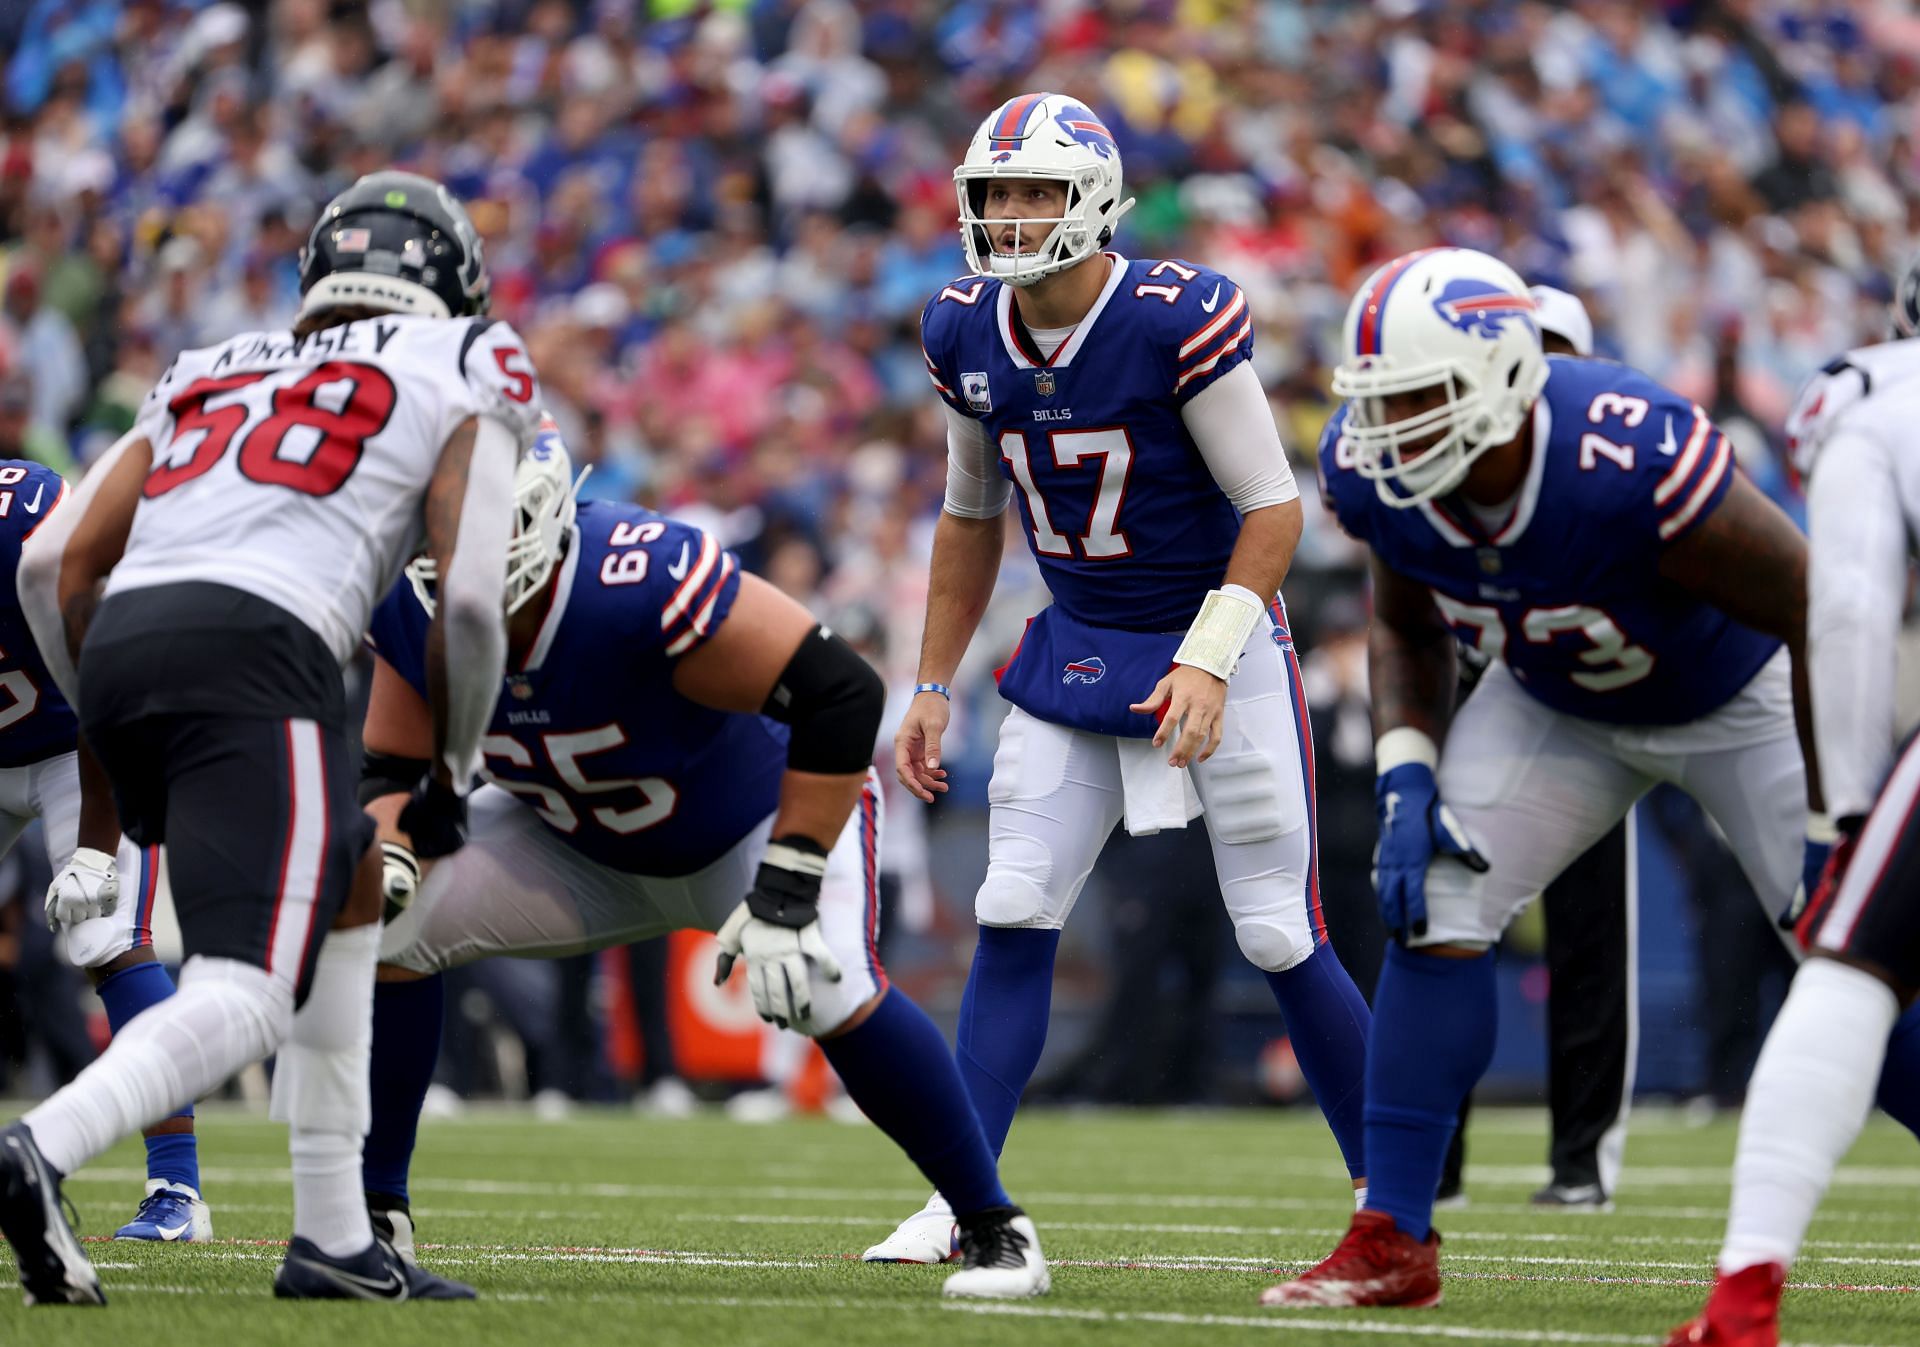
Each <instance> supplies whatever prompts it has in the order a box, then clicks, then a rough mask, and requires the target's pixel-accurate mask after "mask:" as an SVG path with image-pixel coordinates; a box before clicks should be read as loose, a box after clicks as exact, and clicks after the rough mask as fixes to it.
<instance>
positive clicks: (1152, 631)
mask: <svg viewBox="0 0 1920 1347" xmlns="http://www.w3.org/2000/svg"><path fill="white" fill-rule="evenodd" d="M954 179H955V184H956V194H957V197H958V204H959V210H960V221H961V236H962V239H963V241H964V243H965V246H966V251H967V258H968V261H969V263H970V264H971V266H972V269H973V274H972V275H970V276H966V277H963V278H961V279H959V280H956V281H954V282H953V283H952V284H951V285H948V286H945V287H944V288H942V290H941V291H940V293H939V294H937V295H935V296H934V297H933V298H932V300H931V301H930V302H929V303H928V304H927V306H926V311H925V313H924V314H923V316H922V318H921V336H922V342H923V344H924V346H925V350H926V360H927V369H928V372H929V373H930V375H931V376H932V379H933V383H934V387H935V389H936V390H937V391H938V392H939V395H940V398H941V401H942V403H943V405H944V410H945V413H946V419H947V426H948V436H947V444H948V468H947V493H946V502H945V508H944V510H943V511H942V513H941V516H940V521H939V525H938V527H937V529H936V532H935V534H934V543H933V563H932V577H931V587H930V593H929V597H928V604H927V621H926V632H925V638H924V643H923V645H922V649H921V656H920V686H919V688H918V689H916V693H915V696H914V699H913V701H912V703H911V705H910V707H909V709H908V711H907V714H906V717H905V719H904V722H903V724H902V725H901V728H900V731H899V733H898V735H897V736H896V738H895V760H896V767H897V770H898V773H899V776H900V780H901V782H902V783H903V784H904V785H905V786H906V787H907V789H908V790H909V791H910V792H912V793H913V794H914V795H915V796H916V797H917V798H919V799H921V800H925V801H931V800H932V799H933V798H934V796H935V795H936V794H937V793H939V792H941V791H944V790H945V789H946V788H947V785H946V781H945V775H946V769H945V768H943V767H942V766H941V765H940V740H941V735H942V733H943V732H944V731H945V729H946V725H947V715H948V697H949V694H948V688H947V684H948V683H949V682H950V681H951V680H952V678H953V674H954V670H955V669H956V668H957V667H958V665H959V662H960V658H961V656H962V655H963V654H964V652H965V651H966V648H967V645H968V643H969V642H970V641H971V640H972V638H973V634H974V629H975V628H976V626H977V625H978V623H979V620H980V615H981V613H982V611H983V610H984V608H985V607H986V603H987V599H988V597H989V596H990V595H991V594H992V591H993V585H994V580H995V576H996V574H997V572H998V569H999V562H1000V555H1001V539H1002V537H1003V535H1004V525H1003V520H1002V517H1001V516H1002V515H1003V513H1004V512H1005V510H1006V507H1007V503H1008V501H1009V500H1010V499H1012V500H1016V501H1017V502H1018V510H1019V518H1018V525H1017V526H1018V527H1019V528H1020V529H1021V531H1022V533H1023V534H1024V535H1025V536H1026V539H1027V542H1028V545H1029V546H1030V547H1031V548H1032V550H1033V555H1034V557H1035V558H1036V559H1037V560H1038V562H1039V565H1040V570H1041V574H1042V575H1043V577H1044V578H1045V580H1046V583H1047V587H1048V589H1049V591H1050V592H1051V594H1052V596H1053V603H1052V605H1051V606H1049V607H1048V608H1046V609H1045V610H1043V611H1042V612H1041V613H1040V614H1039V615H1038V616H1036V617H1035V618H1034V619H1033V620H1032V622H1031V624H1030V625H1029V626H1028V628H1027V631H1026V635H1025V638H1024V639H1023V640H1022V642H1021V644H1020V647H1019V649H1018V650H1017V651H1016V652H1015V653H1014V655H1013V657H1012V659H1011V660H1010V661H1009V663H1008V665H1007V667H1006V668H1005V669H1003V670H1002V671H1001V674H1000V693H1001V695H1002V696H1003V697H1005V698H1006V699H1007V700H1008V701H1009V702H1011V703H1012V704H1013V709H1012V711H1011V712H1010V713H1009V714H1008V716H1007V719H1006V721H1005V723H1004V724H1003V726H1002V728H1001V734H1000V746H999V751H998V753H997V754H996V756H995V760H994V770H993V779H992V782H991V784H990V785H989V787H988V792H987V794H988V799H989V801H990V803H991V807H992V814H991V820H990V824H989V842H988V859H987V875H986V879H985V880H984V882H983V883H982V884H981V887H980V890H979V893H978V894H977V896H976V897H975V900H974V911H975V916H976V917H977V919H978V921H979V925H980V932H979V944H978V946H977V947H976V950H975V953H974V961H973V968H972V971H971V973H970V974H969V977H968V981H967V990H966V996H965V1000H964V1001H963V1003H962V1009H961V1015H960V1027H959V1044H958V1047H959V1056H960V1064H961V1069H962V1071H963V1073H964V1074H965V1076H966V1080H967V1085H968V1089H969V1091H970V1093H971V1095H972V1098H973V1105H974V1108H975V1109H976V1110H978V1112H979V1114H980V1119H981V1122H982V1123H983V1124H984V1126H985V1127H986V1130H987V1135H988V1138H989V1140H991V1141H992V1142H993V1144H994V1146H995V1148H996V1149H998V1148H999V1147H1000V1146H1001V1145H1002V1144H1003V1143H1004V1142H1005V1139H1006V1135H1007V1131H1008V1128H1009V1127H1010V1126H1011V1124H1012V1121H1013V1115H1014V1111H1015V1109H1016V1107H1017V1106H1018V1103H1019V1099H1020V1094H1021V1092H1022V1090H1023V1089H1024V1088H1025V1087H1026V1083H1027V1081H1028V1079H1029V1078H1030V1077H1031V1075H1032V1074H1033V1070H1034V1067H1035V1065H1036V1064H1037V1063H1038V1061H1039V1057H1040V1049H1041V1046H1042V1044H1043V1043H1044V1041H1045V1038H1046V1031H1047V1015H1048V1008H1049V1001H1050V996H1051V991H1052V980H1053V961H1054V952H1055V949H1056V947H1057V946H1058V944H1059V939H1060V931H1061V929H1062V927H1063V926H1064V925H1065V923H1066V920H1067V916H1068V914H1069V913H1070V912H1071V911H1072V909H1073V905H1074V902H1075V901H1076V900H1077V899H1078V898H1079V896H1080V890H1081V887H1082V886H1083V885H1084V884H1085V883H1086V879H1087V875H1088V872H1089V871H1090V870H1091V869H1092V868H1093V864H1094V861H1095V859H1096V858H1097V857H1098V856H1099V854H1100V850H1101V848H1102V847H1103V846H1104V845H1105V843H1106V839H1107V836H1108V834H1110V833H1111V832H1112V831H1113V828H1114V825H1115V824H1117V823H1120V822H1123V821H1124V822H1125V824H1126V826H1127V829H1128V831H1129V832H1131V833H1133V834H1135V835H1144V834H1148V833H1153V832H1157V831H1159V830H1160V829H1162V828H1182V827H1185V826H1187V825H1188V823H1189V822H1191V821H1192V820H1193V819H1194V818H1196V817H1198V816H1200V815H1201V814H1203V813H1204V814H1205V816H1206V824H1205V826H1206V828H1207V830H1208V834H1209V837H1210V839H1211V841H1212V843H1213V855H1214V864H1215V868H1216V871H1217V873H1218V875H1219V880H1220V888H1221V892H1222V895H1223V896H1224V898H1225V901H1226V906H1227V910H1228V912H1229V914H1230V915H1231V916H1232V918H1233V923H1234V930H1235V934H1236V936H1237V937H1238V940H1239V944H1240V948H1241V951H1242V952H1243V953H1244V954H1245V955H1246V957H1247V958H1248V959H1249V960H1250V961H1251V962H1252V963H1253V964H1254V965H1255V966H1256V967H1258V968H1259V969H1260V970H1261V971H1262V972H1263V973H1265V974H1266V976H1267V980H1268V982H1269V984H1270V985H1271V987H1272V989H1273V992H1274V995H1275V997H1276V999H1277V1000H1278V1001H1279V1003H1280V1007H1281V1010H1282V1011H1283V1012H1284V1014H1285V1016H1286V1020H1287V1028H1288V1030H1289V1032H1290V1034H1291V1036H1292V1041H1293V1045H1294V1048H1295V1051H1296V1052H1297V1053H1298V1055H1299V1059H1300V1064H1301V1067H1302V1069H1303V1071H1304V1073H1305V1075H1306V1078H1307V1081H1308V1083H1309V1084H1310V1085H1311V1086H1312V1088H1313V1091H1314V1094H1315V1097H1316V1098H1317V1099H1318V1100H1319V1102H1320V1105H1321V1107H1322V1109H1323V1110H1324V1111H1325V1113H1326V1115H1327V1119H1328V1121H1329V1123H1330V1124H1331V1125H1332V1128H1333V1131H1334V1134H1335V1136H1336V1138H1337V1139H1338V1142H1339V1145H1340V1149H1341V1151H1342V1153H1343V1155H1344V1157H1345V1159H1346V1163H1347V1166H1348V1169H1349V1172H1350V1173H1351V1175H1352V1177H1353V1180H1354V1183H1355V1186H1356V1187H1360V1186H1362V1185H1364V1182H1365V1174H1366V1166H1365V1163H1364V1160H1363V1159H1362V1155H1361V1146H1360V1141H1361V1138H1360V1102H1361V1096H1360V1087H1361V1081H1362V1073H1363V1063H1362V1054H1363V1051H1364V1044H1365V1035H1366V1024H1367V1008H1366V1003H1365V1002H1364V1000H1362V998H1361V996H1360V994H1359V992H1358V991H1357V990H1356V989H1355V987H1354V985H1353V981H1352V979H1351V978H1350V977H1348V976H1347V973H1346V970H1345V969H1344V968H1342V967H1341V965H1340V961H1339V959H1338V957H1337V956H1336V955H1335V954H1334V952H1333V950H1332V949H1331V948H1330V947H1329V946H1328V945H1327V942H1326V929H1325V926H1324V924H1323V923H1322V921H1321V918H1320V895H1319V888H1318V878H1317V874H1316V870H1315V854H1314V852H1315V839H1314V817H1313V750H1312V744H1311V741H1310V735H1309V731H1308V728H1307V717H1306V701H1305V698H1304V696H1303V695H1302V693H1301V686H1300V680H1299V672H1298V666H1297V664H1296V662H1295V659H1294V653H1293V645H1292V641H1291V638H1290V636H1289V634H1288V631H1287V626H1286V614H1285V610H1284V609H1283V608H1282V607H1281V606H1280V604H1279V591H1280V582H1281V580H1282V579H1284V578H1285V575H1286V572H1287V567H1288V564H1289V563H1290V562H1291V560H1292V557H1293V549H1294V545H1295V543H1296V542H1297V541H1298V540H1299V536H1300V521H1301V510H1300V503H1299V489H1298V487H1297V486H1296V485H1295V483H1294V480H1293V473H1292V470H1291V469H1290V468H1289V467H1288V464H1287V458H1286V453H1285V451H1284V450H1283V449H1282V447H1281V444H1280V440H1279V436H1278V434H1277V432H1276V431H1275V428H1274V424H1273V417H1272V414H1271V411H1270V410H1269V408H1268V405H1267V400H1266V394H1265V392H1264V391H1263V389H1262V388H1261V385H1260V380H1259V378H1258V376H1257V375H1256V374H1255V372H1254V369H1253V366H1252V365H1251V364H1250V363H1249V356H1250V355H1251V353H1252V350H1253V319H1252V313H1251V308H1250V302H1249V300H1248V297H1247V296H1246V295H1245V294H1244V293H1243V292H1242V291H1241V289H1240V287H1238V286H1237V285H1235V284H1234V283H1233V282H1232V281H1231V280H1229V279H1228V278H1226V277H1225V276H1222V275H1221V274H1220V273H1219V272H1216V271H1212V270H1210V269H1208V268H1206V267H1204V266H1198V265H1194V264H1190V263H1187V262H1182V261H1173V260H1166V261H1129V260H1128V259H1126V258H1124V257H1121V256H1120V255H1118V254H1117V253H1114V252H1111V251H1108V250H1107V249H1108V245H1109V244H1110V243H1111V242H1112V241H1113V232H1114V226H1115V224H1116V223H1117V222H1118V221H1119V219H1120V218H1121V216H1122V215H1124V214H1125V212H1126V210H1127V208H1128V207H1129V206H1130V205H1131V204H1132V203H1131V201H1129V200H1126V199H1124V197H1123V192H1122V181H1121V166H1120V157H1119V151H1118V150H1117V149H1116V147H1115V145H1114V142H1113V138H1112V137H1111V136H1110V135H1109V134H1108V133H1107V130H1106V128H1105V127H1104V126H1102V125H1101V123H1100V120H1099V119H1098V118H1097V117H1096V116H1095V115H1094V114H1093V113H1092V112H1091V111H1089V110H1088V109H1087V108H1086V106H1085V105H1083V104H1081V103H1079V102H1076V101H1075V100H1073V99H1071V98H1068V97H1064V96H1062V95H1059V94H1038V93H1035V94H1023V95H1021V96H1020V97H1018V98H1014V99H1012V100H1010V101H1008V102H1007V103H1006V104H1004V105H1003V106H1002V107H1000V108H999V109H998V110H996V111H995V112H994V113H993V114H992V115H991V116H989V117H988V118H987V120H986V121H985V122H983V123H982V124H981V126H980V128H979V130H978V132H977V133H976V134H975V136H974V138H973V141H972V143H971V145H970V146H969V148H968V150H967V154H966V158H965V160H964V162H962V164H961V165H960V167H959V168H958V169H957V170H956V171H955V173H954ZM947 1196H951V1195H950V1194H949V1195H947ZM950 1221H951V1217H950V1216H949V1214H948V1212H947V1203H946V1202H945V1201H944V1200H943V1198H942V1196H941V1195H939V1194H936V1195H935V1196H934V1198H933V1199H932V1200H931V1201H930V1202H929V1203H928V1205H927V1206H926V1207H925V1208H924V1209H923V1210H922V1211H921V1212H919V1213H918V1214H916V1215H915V1216H913V1217H910V1218H909V1219H908V1220H907V1221H906V1222H905V1223H904V1224H902V1225H901V1227H900V1228H899V1229H898V1230H896V1231H895V1232H894V1234H893V1235H892V1236H890V1237H889V1238H888V1239H886V1240H884V1241H883V1242H882V1243H880V1244H878V1245H876V1246H875V1247H874V1248H872V1249H870V1250H868V1252H867V1257H868V1258H869V1259H873V1260H897V1261H913V1262H930V1261H938V1260H939V1259H940V1258H943V1257H945V1256H946V1251H947V1230H948V1228H949V1223H950Z"/></svg>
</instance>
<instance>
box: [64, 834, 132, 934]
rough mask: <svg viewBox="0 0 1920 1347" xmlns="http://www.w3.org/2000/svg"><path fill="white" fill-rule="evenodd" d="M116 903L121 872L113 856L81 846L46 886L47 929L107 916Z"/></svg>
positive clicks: (118, 897)
mask: <svg viewBox="0 0 1920 1347" xmlns="http://www.w3.org/2000/svg"><path fill="white" fill-rule="evenodd" d="M119 906H120V872H119V871H118V870H117V869H115V868H114V863H113V857H111V856H109V855H108V854H107V853H106V852H104V851H95V850H94V849H93V848H92V847H81V848H80V849H79V850H78V851H75V852H74V853H73V859H72V860H70V861H68V862H67V864H66V868H64V869H63V870H61V871H60V873H59V874H57V875H55V876H54V877H53V883H51V884H49V885H47V929H48V930H49V931H58V930H59V929H60V928H61V927H63V926H64V927H67V928H69V929H71V928H72V927H74V926H78V925H79V924H80V923H81V922H83V921H86V920H88V919H89V918H91V917H110V916H112V915H113V911H114V909H115V908H117V907H119Z"/></svg>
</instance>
